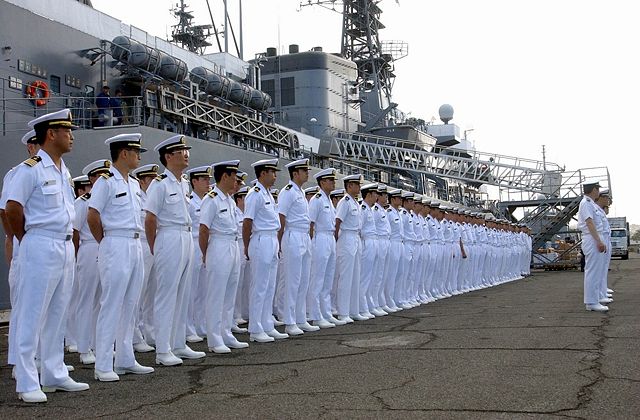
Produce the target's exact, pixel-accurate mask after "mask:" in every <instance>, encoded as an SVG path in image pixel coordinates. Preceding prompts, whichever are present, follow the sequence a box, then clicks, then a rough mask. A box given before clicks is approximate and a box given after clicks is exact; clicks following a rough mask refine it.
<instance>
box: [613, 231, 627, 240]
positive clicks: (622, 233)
mask: <svg viewBox="0 0 640 420" xmlns="http://www.w3.org/2000/svg"><path fill="white" fill-rule="evenodd" d="M626 236H627V231H626V230H612V231H611V237H612V238H624V237H626Z"/></svg>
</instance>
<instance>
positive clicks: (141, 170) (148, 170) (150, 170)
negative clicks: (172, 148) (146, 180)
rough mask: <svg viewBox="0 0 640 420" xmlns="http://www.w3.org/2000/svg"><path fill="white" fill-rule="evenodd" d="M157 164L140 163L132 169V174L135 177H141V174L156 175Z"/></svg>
mask: <svg viewBox="0 0 640 420" xmlns="http://www.w3.org/2000/svg"><path fill="white" fill-rule="evenodd" d="M158 169H159V166H158V165H156V164H155V163H150V164H148V165H142V166H140V167H138V168H136V169H134V170H133V172H132V173H133V176H135V177H136V178H142V177H143V176H156V175H158Z"/></svg>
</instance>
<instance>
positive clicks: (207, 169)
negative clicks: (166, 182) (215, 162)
mask: <svg viewBox="0 0 640 420" xmlns="http://www.w3.org/2000/svg"><path fill="white" fill-rule="evenodd" d="M212 173H213V171H212V169H211V166H209V165H205V166H198V167H196V168H191V169H188V170H187V171H186V172H185V174H186V175H189V179H193V178H197V177H200V176H206V177H208V178H211V174H212Z"/></svg>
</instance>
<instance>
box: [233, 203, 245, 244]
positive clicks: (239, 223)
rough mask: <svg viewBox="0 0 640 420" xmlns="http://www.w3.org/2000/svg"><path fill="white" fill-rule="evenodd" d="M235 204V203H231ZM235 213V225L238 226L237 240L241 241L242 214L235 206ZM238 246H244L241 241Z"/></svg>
mask: <svg viewBox="0 0 640 420" xmlns="http://www.w3.org/2000/svg"><path fill="white" fill-rule="evenodd" d="M233 204H235V201H234V202H233ZM235 207H236V208H235V213H236V223H237V224H238V239H242V223H243V221H244V213H243V212H242V210H240V207H238V205H237V204H235ZM240 244H242V245H244V243H243V242H242V241H240Z"/></svg>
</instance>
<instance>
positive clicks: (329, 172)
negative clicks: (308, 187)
mask: <svg viewBox="0 0 640 420" xmlns="http://www.w3.org/2000/svg"><path fill="white" fill-rule="evenodd" d="M337 173H338V171H336V169H335V168H327V169H323V170H321V171H320V172H318V173H317V174H315V175H314V176H313V177H314V178H315V179H316V181H318V182H320V180H322V179H336V178H337Z"/></svg>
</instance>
